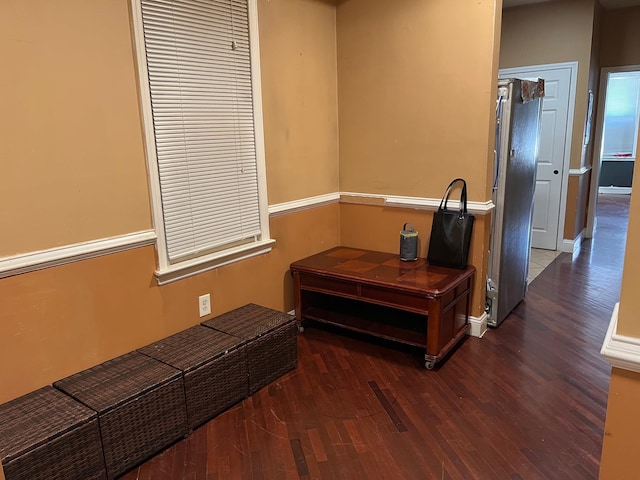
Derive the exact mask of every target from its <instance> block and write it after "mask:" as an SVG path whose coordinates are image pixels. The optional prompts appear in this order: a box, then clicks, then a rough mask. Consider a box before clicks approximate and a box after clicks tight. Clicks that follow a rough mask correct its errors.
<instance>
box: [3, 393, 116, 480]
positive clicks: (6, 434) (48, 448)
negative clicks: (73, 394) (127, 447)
mask: <svg viewBox="0 0 640 480" xmlns="http://www.w3.org/2000/svg"><path fill="white" fill-rule="evenodd" d="M0 458H1V459H2V468H4V475H5V478H6V480H69V479H75V478H78V479H80V478H81V479H83V480H84V479H88V480H93V479H105V478H107V475H106V472H105V465H104V457H103V456H102V444H101V443H100V430H99V429H98V417H97V415H96V412H94V411H93V410H91V409H89V408H87V407H85V406H84V405H82V404H80V403H78V402H76V401H75V400H74V399H72V398H69V397H68V396H67V395H65V394H63V393H61V392H59V391H57V390H56V389H54V388H53V387H50V386H49V387H43V388H41V389H39V390H36V391H34V392H31V393H29V394H27V395H24V396H22V397H19V398H16V399H14V400H11V401H10V402H7V403H5V404H3V405H0ZM0 476H1V475H0Z"/></svg>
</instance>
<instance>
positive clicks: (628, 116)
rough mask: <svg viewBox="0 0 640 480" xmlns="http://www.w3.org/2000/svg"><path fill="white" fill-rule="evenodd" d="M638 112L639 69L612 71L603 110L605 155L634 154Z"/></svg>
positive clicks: (639, 95) (620, 156) (639, 106)
mask: <svg viewBox="0 0 640 480" xmlns="http://www.w3.org/2000/svg"><path fill="white" fill-rule="evenodd" d="M639 114H640V72H622V73H611V74H610V75H609V78H608V83H607V96H606V101H605V110H604V129H603V142H602V156H603V157H604V158H617V159H625V158H629V159H633V158H635V156H636V141H637V138H638V115H639Z"/></svg>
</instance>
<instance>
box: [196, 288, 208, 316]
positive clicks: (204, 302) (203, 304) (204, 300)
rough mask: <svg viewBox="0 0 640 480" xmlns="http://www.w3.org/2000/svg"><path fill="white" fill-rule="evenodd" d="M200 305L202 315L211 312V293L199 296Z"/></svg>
mask: <svg viewBox="0 0 640 480" xmlns="http://www.w3.org/2000/svg"><path fill="white" fill-rule="evenodd" d="M198 306H199V307H200V317H205V316H207V315H209V314H210V313H211V295H210V294H208V293H207V294H205V295H200V296H199V297H198Z"/></svg>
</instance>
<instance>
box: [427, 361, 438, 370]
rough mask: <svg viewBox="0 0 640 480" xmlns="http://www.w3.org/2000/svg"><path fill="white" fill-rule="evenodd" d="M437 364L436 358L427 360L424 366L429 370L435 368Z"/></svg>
mask: <svg viewBox="0 0 640 480" xmlns="http://www.w3.org/2000/svg"><path fill="white" fill-rule="evenodd" d="M435 366H436V362H435V361H434V360H427V361H425V362H424V368H426V369H427V370H433V367H435Z"/></svg>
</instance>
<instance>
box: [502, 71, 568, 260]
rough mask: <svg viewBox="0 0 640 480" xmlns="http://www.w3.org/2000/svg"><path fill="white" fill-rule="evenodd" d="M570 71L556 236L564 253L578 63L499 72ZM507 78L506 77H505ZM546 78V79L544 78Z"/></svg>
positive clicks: (511, 73) (557, 242)
mask: <svg viewBox="0 0 640 480" xmlns="http://www.w3.org/2000/svg"><path fill="white" fill-rule="evenodd" d="M565 68H566V69H569V70H570V72H571V79H570V81H569V104H568V105H567V128H566V131H565V139H564V153H563V160H562V177H561V179H560V205H558V225H557V228H558V230H557V235H556V250H559V251H563V243H564V221H565V216H566V215H567V188H568V184H569V167H570V165H571V141H572V139H573V121H574V118H575V106H576V88H577V85H578V62H577V61H575V62H561V63H546V64H541V65H527V66H523V67H509V68H501V69H500V70H499V71H498V77H499V78H509V75H513V74H515V73H518V74H522V73H527V72H531V73H537V72H540V71H544V70H558V69H565ZM505 76H506V77H505ZM542 78H544V77H542ZM571 240H572V241H573V239H571Z"/></svg>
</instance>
